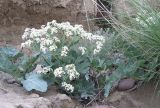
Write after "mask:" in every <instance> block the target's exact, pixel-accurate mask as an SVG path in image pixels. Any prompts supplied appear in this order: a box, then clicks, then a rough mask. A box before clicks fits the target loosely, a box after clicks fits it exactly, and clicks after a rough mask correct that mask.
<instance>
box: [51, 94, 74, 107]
mask: <svg viewBox="0 0 160 108" xmlns="http://www.w3.org/2000/svg"><path fill="white" fill-rule="evenodd" d="M49 99H50V100H51V102H52V103H53V108H75V107H76V106H75V104H74V103H73V101H72V99H71V98H70V97H68V96H67V95H65V94H57V95H56V96H52V97H50V98H49Z"/></svg>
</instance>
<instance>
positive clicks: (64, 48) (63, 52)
mask: <svg viewBox="0 0 160 108" xmlns="http://www.w3.org/2000/svg"><path fill="white" fill-rule="evenodd" d="M68 51H69V49H68V47H67V46H64V47H62V51H61V56H62V57H65V56H67V54H68Z"/></svg>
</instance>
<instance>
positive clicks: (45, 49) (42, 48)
mask: <svg viewBox="0 0 160 108" xmlns="http://www.w3.org/2000/svg"><path fill="white" fill-rule="evenodd" d="M40 50H41V51H42V52H43V53H46V52H47V48H46V47H45V46H44V45H40Z"/></svg>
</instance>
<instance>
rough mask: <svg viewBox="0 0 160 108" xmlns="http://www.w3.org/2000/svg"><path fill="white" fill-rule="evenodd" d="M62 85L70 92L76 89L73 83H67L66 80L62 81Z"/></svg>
mask: <svg viewBox="0 0 160 108" xmlns="http://www.w3.org/2000/svg"><path fill="white" fill-rule="evenodd" d="M62 87H64V89H65V90H66V91H68V92H71V93H72V92H73V91H74V87H73V86H72V85H71V84H67V83H66V82H62Z"/></svg>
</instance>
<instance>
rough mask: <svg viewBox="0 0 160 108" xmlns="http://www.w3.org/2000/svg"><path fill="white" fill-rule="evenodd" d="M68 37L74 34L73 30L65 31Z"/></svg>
mask: <svg viewBox="0 0 160 108" xmlns="http://www.w3.org/2000/svg"><path fill="white" fill-rule="evenodd" d="M65 35H66V37H71V36H72V35H73V33H72V31H70V30H68V31H66V32H65Z"/></svg>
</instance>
